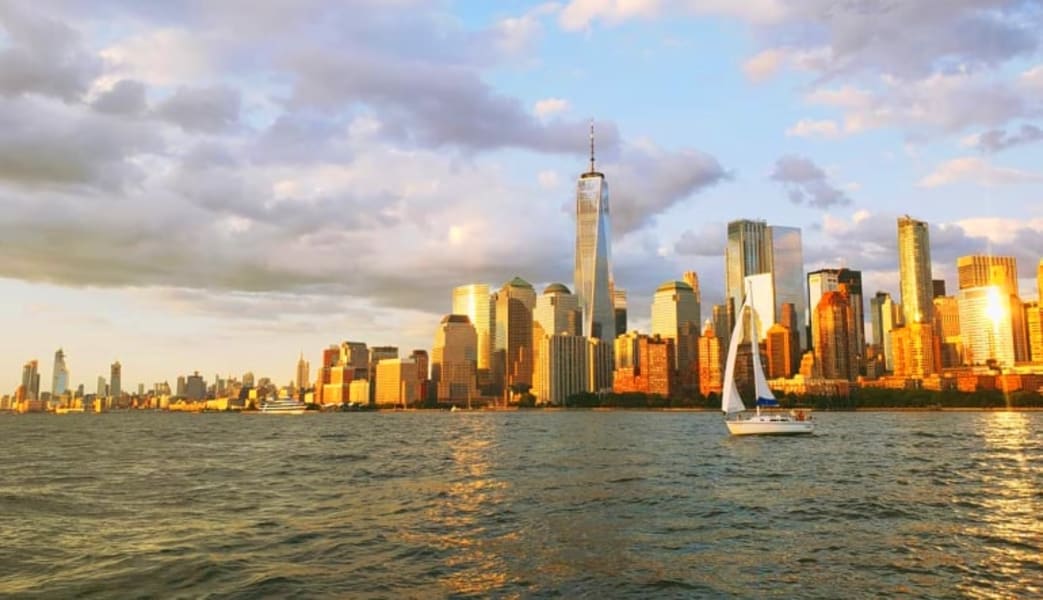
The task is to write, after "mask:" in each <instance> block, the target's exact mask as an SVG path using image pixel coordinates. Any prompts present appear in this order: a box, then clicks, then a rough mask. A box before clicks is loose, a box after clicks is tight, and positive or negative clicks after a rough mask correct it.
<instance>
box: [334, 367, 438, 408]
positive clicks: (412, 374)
mask: <svg viewBox="0 0 1043 600" xmlns="http://www.w3.org/2000/svg"><path fill="white" fill-rule="evenodd" d="M375 375H376V377H375V379H376V384H375V386H374V384H373V382H372V381H371V382H370V387H371V388H372V387H376V388H377V389H376V391H375V392H371V393H372V394H373V402H374V403H375V404H376V405H377V406H401V407H403V408H409V407H410V406H415V405H416V404H417V402H418V401H419V400H420V395H419V394H420V389H419V387H420V386H419V385H417V373H416V362H415V361H413V360H411V359H408V358H382V359H380V360H379V361H378V362H377V365H376V369H375ZM350 392H351V386H350V384H349V386H348V393H349V398H350Z"/></svg>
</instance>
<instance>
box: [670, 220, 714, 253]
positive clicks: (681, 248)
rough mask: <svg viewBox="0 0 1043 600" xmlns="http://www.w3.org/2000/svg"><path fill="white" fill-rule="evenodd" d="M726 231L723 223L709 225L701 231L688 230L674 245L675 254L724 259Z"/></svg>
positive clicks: (704, 226)
mask: <svg viewBox="0 0 1043 600" xmlns="http://www.w3.org/2000/svg"><path fill="white" fill-rule="evenodd" d="M726 231H727V229H726V228H725V226H724V224H723V223H708V224H705V225H703V226H702V227H701V228H700V229H699V231H695V230H693V229H688V230H686V231H685V232H684V233H682V234H681V237H680V238H678V240H677V242H675V243H674V252H676V253H678V254H681V255H685V256H709V257H723V256H724V251H725V239H726V237H727V236H726V233H725V232H726Z"/></svg>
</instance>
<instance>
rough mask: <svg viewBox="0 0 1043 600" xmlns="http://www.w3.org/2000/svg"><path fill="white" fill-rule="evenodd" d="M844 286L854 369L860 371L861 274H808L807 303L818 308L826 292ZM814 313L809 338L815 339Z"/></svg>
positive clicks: (862, 327) (832, 271)
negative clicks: (848, 310) (852, 337)
mask: <svg viewBox="0 0 1043 600" xmlns="http://www.w3.org/2000/svg"><path fill="white" fill-rule="evenodd" d="M841 285H844V286H845V287H846V289H847V294H848V301H849V302H850V304H851V311H852V318H853V319H854V330H853V331H852V333H853V334H854V336H855V340H854V341H855V349H856V357H857V358H856V365H855V367H856V369H858V370H859V371H860V370H861V362H862V361H861V357H862V355H863V354H864V353H865V343H866V333H865V310H864V302H863V300H862V272H861V271H853V270H851V269H844V268H841V269H819V270H818V271H813V272H811V273H808V303H809V306H818V301H819V299H821V298H822V295H823V294H825V293H826V292H834V291H837V290H839V289H840V286H841ZM815 318H816V317H815V313H812V314H811V336H812V338H813V339H814V338H815V337H816V335H817V334H816V333H815V328H816V327H817V324H816V322H815Z"/></svg>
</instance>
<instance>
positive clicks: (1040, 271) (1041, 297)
mask: <svg viewBox="0 0 1043 600" xmlns="http://www.w3.org/2000/svg"><path fill="white" fill-rule="evenodd" d="M1036 301H1038V302H1039V304H1040V306H1043V258H1041V259H1039V266H1038V267H1036Z"/></svg>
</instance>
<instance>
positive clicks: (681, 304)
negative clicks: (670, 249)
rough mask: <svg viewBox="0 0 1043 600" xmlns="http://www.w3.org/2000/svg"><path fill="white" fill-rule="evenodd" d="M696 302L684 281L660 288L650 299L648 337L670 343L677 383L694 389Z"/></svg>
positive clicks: (697, 312) (695, 378)
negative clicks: (650, 321) (657, 337)
mask: <svg viewBox="0 0 1043 600" xmlns="http://www.w3.org/2000/svg"><path fill="white" fill-rule="evenodd" d="M699 322H700V320H699V302H698V300H697V299H696V296H695V292H694V290H693V289H692V286H691V285H689V284H688V283H685V282H684V281H667V282H665V283H663V284H661V285H660V286H659V287H658V288H657V289H656V291H655V295H654V296H653V297H652V335H654V336H656V335H657V336H659V337H661V338H663V339H671V340H673V342H674V361H675V362H674V369H675V371H676V373H677V375H678V383H680V385H682V386H685V387H694V386H695V385H697V383H698V381H697V378H698V372H699V371H698V369H699V363H698V357H697V355H696V353H697V352H698V349H699Z"/></svg>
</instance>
